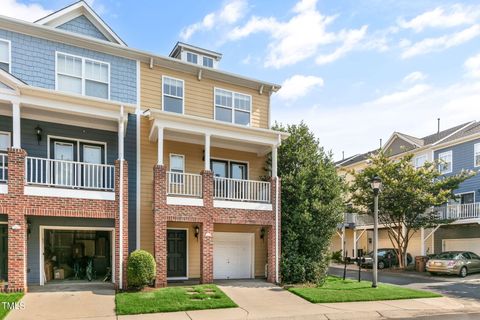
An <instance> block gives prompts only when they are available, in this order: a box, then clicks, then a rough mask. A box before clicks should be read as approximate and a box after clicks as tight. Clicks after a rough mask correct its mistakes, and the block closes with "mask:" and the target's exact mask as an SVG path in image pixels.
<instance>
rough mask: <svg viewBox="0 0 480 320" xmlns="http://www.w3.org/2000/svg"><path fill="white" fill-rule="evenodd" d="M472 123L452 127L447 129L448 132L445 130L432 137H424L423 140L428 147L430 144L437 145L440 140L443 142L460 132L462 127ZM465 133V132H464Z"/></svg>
mask: <svg viewBox="0 0 480 320" xmlns="http://www.w3.org/2000/svg"><path fill="white" fill-rule="evenodd" d="M469 123H470V122H465V123H462V124H460V125H458V126H455V127H452V128H449V129H446V130H443V131H440V132H438V133H434V134H431V135H428V136H426V137H423V138H422V140H423V141H424V144H425V145H428V144H432V143H435V142H438V141H439V140H442V139H444V138H446V137H448V136H449V135H451V134H452V133H454V132H455V131H458V130H460V129H461V128H462V127H465V126H466V125H467V124H469ZM462 131H463V130H462Z"/></svg>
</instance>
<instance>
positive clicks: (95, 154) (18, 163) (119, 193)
mask: <svg viewBox="0 0 480 320" xmlns="http://www.w3.org/2000/svg"><path fill="white" fill-rule="evenodd" d="M220 59H221V54H219V53H216V52H213V51H209V50H205V49H201V48H198V47H194V46H191V45H188V44H184V43H178V44H177V45H176V46H175V48H174V49H173V50H172V52H171V54H170V55H169V56H160V55H156V54H153V53H149V52H145V51H141V50H137V49H132V48H129V47H128V46H127V45H126V44H125V43H124V41H123V40H122V39H121V38H119V36H118V35H117V34H116V33H115V32H114V31H113V30H112V29H111V28H110V27H109V26H108V25H107V24H106V23H105V22H104V21H103V20H102V19H101V18H100V17H99V16H98V15H97V14H96V13H95V12H94V11H93V10H92V9H91V8H90V7H89V6H88V5H87V4H86V3H85V2H84V1H79V2H76V3H74V4H72V5H70V6H68V7H66V8H63V9H61V10H59V11H57V12H54V13H52V14H51V15H49V16H47V17H44V18H42V19H40V20H38V21H36V22H34V23H30V22H25V21H20V20H17V19H12V18H8V17H3V16H0V231H1V232H0V243H1V245H0V280H1V281H2V284H3V285H2V288H1V289H2V290H7V291H22V290H26V289H27V288H28V286H31V285H49V284H51V283H61V282H68V281H69V280H77V281H79V280H84V279H85V278H86V273H87V270H90V271H91V272H90V275H92V276H93V279H94V281H107V282H112V283H114V285H115V286H116V287H117V288H123V287H124V286H125V285H126V282H127V279H126V272H125V270H126V267H125V265H126V259H127V256H128V253H129V252H131V251H132V250H135V249H139V248H142V249H146V250H148V251H150V252H152V254H154V256H155V259H156V261H157V279H156V285H157V286H165V285H167V281H180V280H184V279H198V280H199V281H201V282H203V283H209V282H212V281H213V279H215V278H218V279H229V278H253V277H256V276H261V277H267V279H268V280H269V281H272V282H274V281H277V282H278V263H279V261H278V256H279V250H280V246H279V243H280V239H279V228H280V209H281V208H280V205H279V190H280V182H279V179H278V178H277V174H276V163H277V152H276V150H277V148H278V146H279V144H280V143H281V140H282V139H284V138H285V137H286V135H285V134H284V133H280V132H275V131H273V130H270V129H269V127H270V120H271V119H270V95H271V94H272V93H273V92H275V91H277V90H278V89H279V86H278V85H275V84H272V83H268V82H263V81H258V80H254V79H250V78H246V77H242V76H238V75H234V74H231V73H228V72H224V71H220V70H219V69H218V68H219V62H220ZM269 155H271V161H270V163H271V167H270V168H269V169H266V162H267V161H266V160H267V158H268V157H269Z"/></svg>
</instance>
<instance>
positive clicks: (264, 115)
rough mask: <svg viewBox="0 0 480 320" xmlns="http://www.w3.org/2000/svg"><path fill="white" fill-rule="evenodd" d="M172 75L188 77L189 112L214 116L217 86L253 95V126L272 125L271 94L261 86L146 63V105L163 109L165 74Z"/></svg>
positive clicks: (143, 82)
mask: <svg viewBox="0 0 480 320" xmlns="http://www.w3.org/2000/svg"><path fill="white" fill-rule="evenodd" d="M163 75H165V76H170V77H173V78H178V79H182V80H184V81H185V114H187V115H192V116H198V117H204V118H208V119H213V110H214V108H213V104H214V88H215V87H218V88H222V89H227V90H232V91H236V92H240V93H244V94H249V95H251V96H252V126H253V127H258V128H268V108H269V104H270V96H269V95H268V94H267V93H264V94H262V95H260V94H259V92H258V90H253V89H250V88H246V87H242V86H237V85H233V84H230V83H225V82H219V81H213V80H210V79H205V78H204V79H202V80H201V81H199V80H198V79H197V77H196V76H194V75H191V74H188V73H184V72H180V71H175V70H171V69H165V68H160V67H158V66H155V67H154V68H153V69H150V67H149V65H148V64H146V63H142V67H141V94H140V96H141V104H142V107H143V108H157V109H161V108H162V106H161V102H162V76H163Z"/></svg>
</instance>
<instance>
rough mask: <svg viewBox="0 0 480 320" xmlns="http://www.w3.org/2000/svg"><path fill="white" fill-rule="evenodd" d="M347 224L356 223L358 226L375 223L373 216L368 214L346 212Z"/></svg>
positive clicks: (345, 220) (345, 221)
mask: <svg viewBox="0 0 480 320" xmlns="http://www.w3.org/2000/svg"><path fill="white" fill-rule="evenodd" d="M344 223H345V224H355V225H356V226H368V225H371V224H373V217H372V216H369V215H368V214H358V213H345V214H344Z"/></svg>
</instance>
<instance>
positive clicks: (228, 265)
mask: <svg viewBox="0 0 480 320" xmlns="http://www.w3.org/2000/svg"><path fill="white" fill-rule="evenodd" d="M253 241H254V234H253V233H236V232H215V233H214V235H213V277H214V278H215V279H248V278H253V257H252V255H253Z"/></svg>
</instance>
